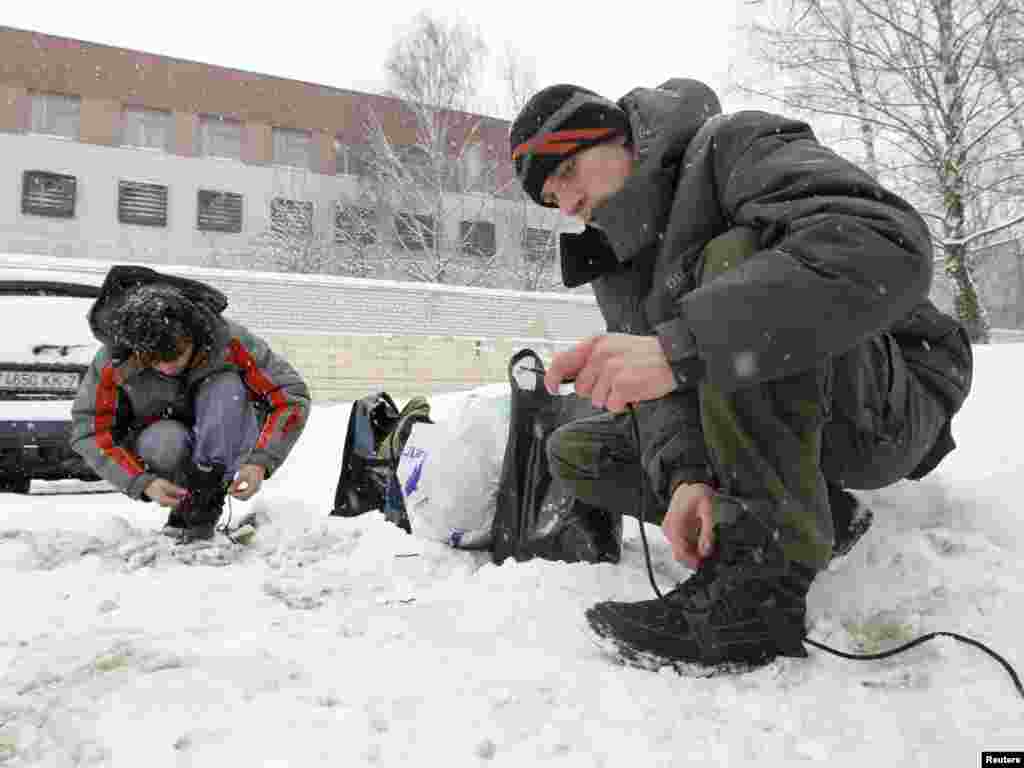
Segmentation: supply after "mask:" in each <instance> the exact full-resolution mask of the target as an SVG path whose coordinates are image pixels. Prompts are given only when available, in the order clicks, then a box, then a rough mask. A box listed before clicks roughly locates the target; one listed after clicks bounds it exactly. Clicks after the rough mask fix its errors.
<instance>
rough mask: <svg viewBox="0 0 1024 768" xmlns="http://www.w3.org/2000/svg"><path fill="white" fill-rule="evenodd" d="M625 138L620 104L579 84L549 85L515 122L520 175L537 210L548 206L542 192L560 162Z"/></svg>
mask: <svg viewBox="0 0 1024 768" xmlns="http://www.w3.org/2000/svg"><path fill="white" fill-rule="evenodd" d="M622 135H625V136H626V137H627V139H628V138H629V118H628V117H627V116H626V113H625V111H624V110H622V109H621V108H620V107H619V106H618V105H617V104H615V102H613V101H609V100H608V99H606V98H604V97H603V96H600V95H598V94H596V93H594V92H593V91H589V90H587V89H586V88H581V87H580V86H578V85H568V84H561V85H552V86H549V87H547V88H545V89H544V90H542V91H538V92H537V93H536V94H534V96H533V97H532V98H531V99H530V100H529V101H528V102H527V104H526V106H525V107H523V109H522V111H520V113H519V115H518V116H517V117H516V119H515V120H514V121H513V123H512V130H511V133H510V136H509V143H510V144H511V151H512V162H513V164H514V165H515V169H516V176H518V177H519V182H520V183H521V184H522V185H523V189H525V190H526V193H527V194H528V195H529V196H530V197H531V198H533V200H534V201H535V202H536V203H537V204H538V205H547V204H546V203H545V202H544V200H543V199H542V197H541V191H542V190H543V188H544V181H545V180H546V179H547V177H548V176H549V175H550V174H551V172H552V171H554V170H555V168H557V167H558V164H559V163H561V162H562V161H563V160H565V159H566V158H569V157H572V156H573V155H575V154H576V153H577V152H579V151H580V150H581V149H586V148H587V147H592V146H594V145H595V144H600V143H602V142H605V141H609V140H610V139H613V138H615V137H617V136H622ZM548 207H552V208H553V207H555V206H550V205H549V206H548Z"/></svg>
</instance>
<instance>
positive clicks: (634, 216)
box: [560, 168, 676, 288]
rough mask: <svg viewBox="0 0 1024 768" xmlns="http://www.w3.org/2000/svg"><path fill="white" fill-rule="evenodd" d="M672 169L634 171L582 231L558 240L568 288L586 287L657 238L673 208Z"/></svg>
mask: <svg viewBox="0 0 1024 768" xmlns="http://www.w3.org/2000/svg"><path fill="white" fill-rule="evenodd" d="M675 179H676V169H675V168H656V169H654V170H653V171H645V170H644V169H640V170H638V171H635V172H634V173H633V174H632V175H631V176H630V177H629V178H628V179H626V183H625V185H624V186H623V188H622V189H621V190H619V191H618V192H617V193H615V194H614V195H612V197H610V198H608V199H607V200H606V201H605V202H603V203H602V204H601V205H600V206H598V207H597V208H595V209H594V215H593V220H592V221H593V223H592V224H590V225H588V226H587V227H586V228H585V229H584V230H583V232H581V233H565V234H563V235H562V236H561V238H560V239H561V251H562V280H563V282H564V283H565V285H566V287H568V288H575V287H576V286H579V285H583V284H584V283H589V282H590V281H591V280H594V279H595V278H597V277H600V276H601V275H602V274H605V273H607V272H613V271H615V270H616V269H617V268H618V266H619V265H620V264H624V263H626V262H629V261H632V260H633V258H635V257H636V256H637V254H639V253H641V252H642V251H643V250H644V249H645V248H647V247H648V246H650V245H651V244H652V243H654V242H655V241H657V240H658V238H659V237H660V236H661V234H662V233H663V232H664V231H665V224H666V221H667V219H668V214H669V211H670V209H671V206H672V197H673V193H674V191H675Z"/></svg>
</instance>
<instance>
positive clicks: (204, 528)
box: [175, 462, 227, 541]
mask: <svg viewBox="0 0 1024 768" xmlns="http://www.w3.org/2000/svg"><path fill="white" fill-rule="evenodd" d="M186 484H187V487H188V496H186V497H185V498H184V499H183V500H182V502H181V503H180V504H179V505H178V508H177V509H176V510H175V511H176V512H177V513H178V514H179V515H180V517H181V519H182V521H183V522H184V523H185V531H184V536H183V537H184V538H185V539H186V540H187V541H192V540H195V539H209V538H212V537H213V532H214V529H215V527H216V525H217V521H218V520H220V516H221V513H222V512H223V511H224V500H225V498H226V496H227V483H226V481H225V478H224V465H223V464H219V463H217V462H213V463H211V464H209V465H193V466H191V467H189V469H188V472H187V480H186Z"/></svg>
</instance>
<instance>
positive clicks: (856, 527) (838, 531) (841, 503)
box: [828, 485, 874, 560]
mask: <svg viewBox="0 0 1024 768" xmlns="http://www.w3.org/2000/svg"><path fill="white" fill-rule="evenodd" d="M828 503H829V506H830V507H831V508H832V527H833V529H834V531H835V535H834V539H833V544H832V559H833V560H835V559H837V558H840V557H843V556H845V555H846V554H848V553H849V552H850V550H851V549H853V547H854V545H856V543H857V542H858V541H860V539H861V537H862V536H863V535H864V534H865V533H867V532H868V529H869V528H870V527H871V522H872V521H873V520H874V513H872V511H871V510H870V509H868V508H867V507H866V506H864V505H863V504H861V503H860V501H859V500H858V499H857V497H856V496H854V495H853V494H852V493H850V492H849V491H845V490H843V489H842V488H840V487H838V486H835V485H829V487H828Z"/></svg>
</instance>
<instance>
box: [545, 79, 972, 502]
mask: <svg viewBox="0 0 1024 768" xmlns="http://www.w3.org/2000/svg"><path fill="white" fill-rule="evenodd" d="M619 106H621V107H622V108H623V109H625V110H626V112H627V114H628V115H629V118H630V125H631V130H632V138H633V141H634V143H635V144H636V146H637V149H638V153H639V160H638V161H637V165H636V166H635V168H634V172H633V173H632V174H631V176H630V177H629V178H628V179H627V181H626V184H625V187H624V188H623V189H622V190H621V191H620V192H619V193H618V194H616V195H614V196H613V197H612V198H610V199H609V200H607V201H605V202H604V203H603V204H602V205H601V206H599V207H597V208H595V210H594V212H593V219H592V222H591V225H590V226H588V227H587V228H586V229H585V230H584V232H583V233H581V234H566V235H563V236H562V242H561V245H562V269H563V277H564V279H565V282H566V284H567V285H569V286H570V287H571V286H574V285H580V284H582V283H585V282H590V281H592V283H593V290H594V293H595V295H596V297H597V301H598V304H599V305H600V308H601V312H602V314H603V316H604V319H605V321H606V324H607V329H608V331H610V332H622V333H636V334H657V335H658V336H659V337H661V341H662V344H663V346H665V347H666V348H667V349H671V348H672V347H673V345H681V344H684V343H685V342H687V341H689V342H690V343H691V344H692V343H694V342H695V344H696V348H697V350H698V352H699V356H700V358H701V359H702V360H703V361H704V363H705V365H706V375H707V376H708V378H709V380H710V381H711V383H713V384H714V385H715V386H716V387H717V388H718V389H719V390H721V391H724V392H731V391H733V390H736V389H739V388H743V387H747V386H752V385H756V384H758V383H760V382H764V381H771V380H775V379H779V378H782V377H785V376H788V375H791V374H794V373H797V372H800V371H804V370H808V369H810V368H812V367H814V366H817V365H820V364H822V363H823V362H825V361H826V360H827V359H829V358H830V357H832V356H835V355H839V354H841V353H843V352H845V351H848V350H849V349H851V348H852V347H854V346H855V345H857V344H858V343H859V342H861V341H863V340H865V339H866V338H868V337H870V336H872V335H874V334H877V333H880V332H883V331H890V332H892V333H893V335H894V336H895V337H896V339H897V340H898V341H899V342H900V344H901V347H903V349H904V352H905V353H906V354H907V357H908V359H909V360H911V361H913V360H914V359H915V357H916V358H918V359H920V360H921V362H922V367H923V368H924V369H925V375H924V376H923V378H925V380H926V384H928V385H929V386H931V387H932V388H933V389H934V390H935V391H936V393H937V394H938V395H939V396H940V397H943V398H944V399H945V400H946V401H947V403H948V405H949V409H950V412H951V413H952V412H953V411H955V410H956V409H957V408H958V407H959V405H960V403H961V402H962V400H963V398H964V397H965V396H966V392H967V390H968V388H969V386H970V360H969V356H970V350H969V347H968V349H967V350H966V352H964V351H963V349H962V347H963V342H964V339H963V335H962V329H961V328H960V326H959V324H957V323H956V322H955V321H954V320H952V318H949V317H948V316H946V315H944V314H943V313H941V312H939V311H938V310H937V309H936V308H935V307H934V305H932V303H931V302H930V301H929V300H928V292H929V288H930V286H931V277H932V260H933V255H932V243H931V238H930V236H929V233H928V229H927V227H926V225H925V223H924V221H923V220H922V219H921V217H920V216H919V215H918V214H917V213H916V212H915V211H914V210H913V208H912V207H911V206H910V205H909V204H908V203H906V202H905V201H904V200H902V199H901V198H899V197H897V196H896V195H894V194H892V193H891V192H889V191H888V190H886V189H885V188H883V187H882V186H880V185H879V184H878V183H877V182H876V181H875V180H874V179H873V178H871V177H870V176H869V175H868V174H867V173H865V172H864V171H862V170H861V169H859V168H858V167H857V166H855V165H853V164H852V163H850V162H848V161H846V160H844V159H843V158H841V157H840V156H839V155H837V154H836V153H834V152H832V151H831V150H829V149H827V148H825V147H824V146H822V145H821V144H820V143H819V142H818V141H817V139H816V138H815V136H814V134H813V132H812V131H811V129H810V127H808V126H807V125H806V124H805V123H802V122H799V121H795V120H790V119H787V118H784V117H780V116H777V115H773V114H768V113H765V112H758V111H744V112H737V113H734V114H725V115H723V114H719V111H720V109H719V105H718V99H717V97H716V96H715V94H714V93H713V92H712V91H711V90H710V89H709V88H707V86H705V85H704V84H702V83H699V82H696V81H692V80H673V81H669V82H667V83H665V84H664V85H663V86H661V87H660V88H657V89H636V90H634V91H631V92H630V93H629V94H627V95H626V96H625V97H623V98H622V99H621V100H620V101H619ZM737 226H745V227H750V228H753V229H754V230H756V231H757V232H758V233H759V235H760V251H759V252H758V253H756V254H755V255H754V256H753V257H752V258H749V259H747V260H745V261H744V262H743V263H742V264H740V265H737V267H736V268H735V269H732V270H731V271H730V272H728V273H726V274H725V275H723V276H721V277H719V278H718V279H716V280H713V281H709V282H708V283H706V284H704V285H700V286H699V287H698V286H697V279H696V275H695V268H696V267H697V266H698V263H699V261H700V256H701V252H702V250H703V249H704V247H705V246H706V244H707V243H708V242H709V241H710V240H712V239H713V238H715V237H717V236H719V235H721V234H723V233H725V232H727V231H728V230H730V229H731V228H733V227H737ZM954 335H955V336H956V337H957V338H956V340H955V342H951V343H950V344H948V345H945V346H944V345H943V343H942V341H943V340H947V341H948V340H949V339H950V337H952V336H954ZM937 339H938V340H940V342H939V343H938V344H937V345H936V343H935V342H936V340H937ZM946 346H948V347H949V349H947V348H946ZM936 347H937V348H936ZM965 354H966V356H967V360H966V361H965V360H964V359H963V356H964V355H965ZM953 358H957V359H953ZM929 372H930V373H931V374H933V375H931V376H930V380H929V375H928V374H929ZM693 401H694V402H695V397H694V398H693ZM693 407H695V405H694V406H693ZM947 433H948V430H947ZM947 436H948V435H947ZM950 442H951V441H950ZM669 453H670V452H669ZM697 458H699V457H697ZM658 460H659V461H660V462H661V466H660V467H652V466H648V471H649V472H650V473H651V475H652V479H654V480H655V487H656V488H657V487H658V485H659V484H661V485H662V487H663V489H664V485H665V483H667V482H668V481H667V480H666V479H665V478H661V481H660V483H659V482H658V475H659V474H664V473H665V472H666V471H668V472H671V471H673V469H672V467H673V466H674V465H677V464H678V463H679V462H680V461H682V462H683V463H684V464H685V463H690V464H693V463H695V459H694V457H692V456H691V457H673V456H671V455H662V456H661V457H660V458H659V459H658ZM680 478H682V479H693V475H692V474H688V473H687V472H686V471H683V472H682V474H681V475H679V477H677V478H676V480H675V482H678V481H679V479H680ZM672 484H674V482H673V483H672Z"/></svg>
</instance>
